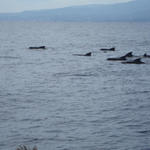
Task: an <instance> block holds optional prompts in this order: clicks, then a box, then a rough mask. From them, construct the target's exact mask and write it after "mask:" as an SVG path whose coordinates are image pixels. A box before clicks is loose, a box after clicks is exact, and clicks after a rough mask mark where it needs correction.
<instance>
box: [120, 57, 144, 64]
mask: <svg viewBox="0 0 150 150" xmlns="http://www.w3.org/2000/svg"><path fill="white" fill-rule="evenodd" d="M122 63H123V64H145V63H144V62H142V61H141V58H138V59H135V60H132V61H125V62H122Z"/></svg>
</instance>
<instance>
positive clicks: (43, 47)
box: [29, 46, 46, 49]
mask: <svg viewBox="0 0 150 150" xmlns="http://www.w3.org/2000/svg"><path fill="white" fill-rule="evenodd" d="M29 49H46V47H45V46H39V47H35V46H34V47H29Z"/></svg>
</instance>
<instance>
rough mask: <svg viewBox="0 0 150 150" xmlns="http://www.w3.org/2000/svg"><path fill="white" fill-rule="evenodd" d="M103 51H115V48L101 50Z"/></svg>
mask: <svg viewBox="0 0 150 150" xmlns="http://www.w3.org/2000/svg"><path fill="white" fill-rule="evenodd" d="M100 50H101V51H115V47H112V48H101V49H100Z"/></svg>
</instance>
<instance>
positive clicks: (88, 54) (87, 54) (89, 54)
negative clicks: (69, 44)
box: [73, 52, 92, 56]
mask: <svg viewBox="0 0 150 150" xmlns="http://www.w3.org/2000/svg"><path fill="white" fill-rule="evenodd" d="M73 55H75V56H91V55H92V53H91V52H89V53H86V54H73Z"/></svg>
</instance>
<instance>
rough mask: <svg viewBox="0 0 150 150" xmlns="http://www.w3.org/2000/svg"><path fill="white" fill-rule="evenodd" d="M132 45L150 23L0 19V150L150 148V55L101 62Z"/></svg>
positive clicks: (149, 46) (148, 36)
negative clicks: (23, 149) (136, 59)
mask: <svg viewBox="0 0 150 150" xmlns="http://www.w3.org/2000/svg"><path fill="white" fill-rule="evenodd" d="M42 45H45V46H46V47H47V49H46V50H30V49H28V47H29V46H42ZM113 46H115V47H116V51H115V52H107V53H104V52H102V51H100V50H99V49H100V48H110V47H113ZM130 51H132V52H133V54H134V55H137V56H140V55H143V54H144V53H147V54H150V23H115V22H112V23H90V22H85V23H74V22H71V23H63V22H62V23H56V22H0V150H15V149H16V148H17V146H18V145H22V144H23V145H27V146H31V147H32V146H34V145H36V146H37V147H38V150H150V58H144V59H142V61H144V62H145V64H141V65H137V64H122V63H121V62H112V61H107V60H106V59H107V58H108V57H117V56H122V55H124V54H126V53H127V52H130ZM87 52H92V56H91V57H84V56H83V57H82V56H74V55H73V54H85V53H87Z"/></svg>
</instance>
